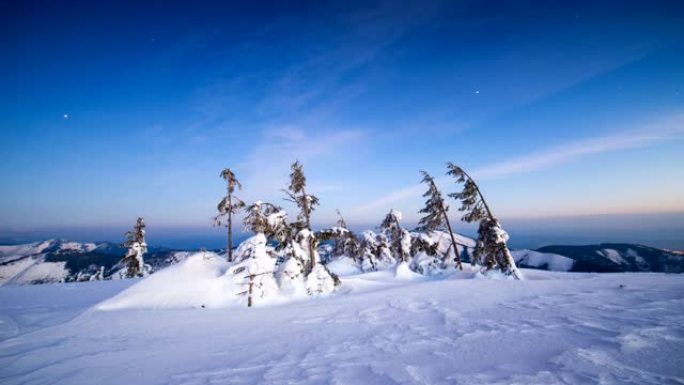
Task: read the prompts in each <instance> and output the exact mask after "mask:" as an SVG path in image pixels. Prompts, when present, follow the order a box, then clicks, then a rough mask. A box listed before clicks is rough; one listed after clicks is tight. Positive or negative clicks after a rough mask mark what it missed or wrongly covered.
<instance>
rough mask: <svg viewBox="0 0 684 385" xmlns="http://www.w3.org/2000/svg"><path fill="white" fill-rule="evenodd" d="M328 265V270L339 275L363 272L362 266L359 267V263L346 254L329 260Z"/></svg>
mask: <svg viewBox="0 0 684 385" xmlns="http://www.w3.org/2000/svg"><path fill="white" fill-rule="evenodd" d="M326 266H327V267H328V270H330V271H331V272H333V273H335V274H337V275H339V276H340V277H344V276H348V275H356V274H361V273H362V271H361V268H359V264H358V263H357V262H356V261H354V260H353V259H351V258H349V257H346V256H345V257H340V258H336V259H334V260H333V261H331V262H329V263H328V264H327V265H326Z"/></svg>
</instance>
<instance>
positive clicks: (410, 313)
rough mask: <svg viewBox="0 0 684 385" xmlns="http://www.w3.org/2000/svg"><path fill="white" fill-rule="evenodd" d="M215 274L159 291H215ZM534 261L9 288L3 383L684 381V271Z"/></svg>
mask: <svg viewBox="0 0 684 385" xmlns="http://www.w3.org/2000/svg"><path fill="white" fill-rule="evenodd" d="M208 263H215V262H208ZM338 268H339V269H340V270H342V269H347V271H346V273H347V274H354V273H355V271H354V269H351V268H350V267H349V266H345V265H344V264H340V266H338ZM207 271H212V269H208V270H207V269H205V270H202V268H200V267H197V266H195V270H194V272H193V274H195V278H196V279H199V280H203V279H204V280H205V282H204V283H201V284H199V286H197V285H198V284H197V283H196V282H193V281H192V280H186V281H182V280H177V281H175V282H174V284H175V285H176V286H177V287H176V288H168V287H167V289H168V290H170V291H171V292H170V293H169V294H170V295H166V296H164V295H163V294H159V296H160V298H165V299H164V300H168V298H174V296H181V295H182V293H183V292H185V291H188V292H192V293H195V294H193V295H192V296H201V295H202V294H201V293H204V292H207V291H209V292H217V291H220V290H221V288H217V287H214V286H212V285H211V284H208V283H207V281H206V280H208V279H209V278H210V277H208V276H206V274H205V273H206V272H207ZM172 272H173V271H172ZM523 273H524V275H525V277H526V280H525V281H513V280H493V279H472V278H473V274H472V273H468V272H465V273H452V274H448V275H442V276H437V277H424V276H419V275H416V274H414V273H412V272H411V271H409V270H408V269H400V270H399V272H394V271H380V272H373V273H366V274H356V275H346V276H343V277H342V285H341V287H340V288H339V289H338V291H337V292H336V293H335V294H333V295H331V296H328V297H317V298H308V299H307V300H301V301H292V302H289V303H284V304H279V305H274V306H265V307H255V308H246V307H240V308H237V307H234V306H227V307H225V306H222V305H221V303H220V302H219V303H212V304H211V305H215V306H214V307H212V306H208V307H205V308H202V307H201V305H200V306H196V305H197V304H196V303H193V302H192V301H190V302H187V301H186V302H185V303H183V302H182V301H181V302H178V301H175V302H174V301H171V302H172V303H171V305H174V306H158V307H157V309H156V310H154V309H151V308H150V307H149V306H148V307H144V306H139V305H140V302H139V300H140V298H141V297H140V296H139V294H140V293H141V292H145V291H146V290H147V289H150V288H154V289H155V290H160V289H163V287H160V286H159V285H160V280H163V279H164V276H165V275H164V271H162V272H159V273H157V274H156V275H152V276H151V277H148V278H146V279H144V280H142V281H139V280H124V281H101V282H90V283H68V284H48V285H39V286H23V287H9V286H8V287H0V321H1V322H0V383H2V384H89V385H90V384H258V383H263V384H295V383H296V384H326V383H327V384H395V383H397V384H511V383H519V384H556V383H559V384H560V383H563V384H566V383H570V384H588V383H605V384H611V383H629V384H668V383H672V384H681V383H684V326H683V325H684V276H682V275H668V274H649V273H619V274H582V273H560V272H548V271H538V270H524V271H523ZM175 274H176V275H173V274H166V276H167V277H168V276H169V275H171V277H172V278H175V279H177V278H178V277H179V273H178V272H176V273H175ZM181 275H182V274H181ZM155 276H157V278H156V279H157V281H156V282H157V283H156V284H155V281H154V278H155ZM160 277H161V278H160ZM214 278H215V277H214ZM131 285H135V286H133V287H130V286H131ZM162 286H163V285H162ZM129 287H130V288H129ZM146 288H147V289H146ZM127 289H128V290H127ZM136 293H137V294H136ZM192 296H191V297H192ZM186 299H187V298H185V299H184V300H186ZM127 301H128V302H127ZM136 301H138V302H136ZM151 301H152V302H153V303H156V302H155V301H156V300H151ZM160 301H161V299H160ZM106 304H109V305H110V306H109V308H108V307H107V306H106ZM113 304H118V305H119V306H111V305H113ZM127 304H128V305H127ZM131 304H132V305H131ZM168 304H169V303H168V302H167V305H168ZM179 304H180V305H179ZM134 305H138V306H134ZM103 307H104V308H105V309H107V310H102V309H103ZM159 307H164V309H160V308H159ZM169 307H175V308H169Z"/></svg>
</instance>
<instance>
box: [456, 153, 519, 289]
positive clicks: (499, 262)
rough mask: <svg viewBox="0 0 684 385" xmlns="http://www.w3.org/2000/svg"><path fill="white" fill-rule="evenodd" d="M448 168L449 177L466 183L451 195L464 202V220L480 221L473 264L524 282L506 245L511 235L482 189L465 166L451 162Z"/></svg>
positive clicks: (462, 205) (462, 204)
mask: <svg viewBox="0 0 684 385" xmlns="http://www.w3.org/2000/svg"><path fill="white" fill-rule="evenodd" d="M447 168H448V170H449V171H447V174H448V175H451V176H453V177H455V178H456V183H463V190H462V191H461V192H457V193H451V194H449V196H450V197H451V198H454V199H456V200H459V201H461V208H460V209H459V210H460V211H463V212H464V215H463V218H462V220H463V221H465V222H468V223H472V222H476V221H479V227H478V230H477V234H478V239H477V245H476V247H475V252H474V253H473V262H474V263H475V264H483V265H484V267H485V269H486V270H491V269H494V268H498V269H499V270H500V271H501V272H502V273H503V274H506V275H510V276H513V277H514V278H515V279H522V274H521V273H520V271H519V270H518V268H517V267H516V265H515V260H514V259H513V257H512V256H511V252H510V251H509V250H508V246H507V245H506V241H508V233H506V232H505V231H504V230H503V229H502V228H501V224H500V223H499V220H498V219H497V218H496V217H495V216H494V214H492V211H491V210H490V208H489V206H488V205H487V202H486V201H485V199H484V196H483V195H482V192H481V191H480V187H479V186H478V185H477V183H475V181H474V180H473V178H471V177H470V175H468V173H466V172H465V171H464V170H463V169H462V168H461V167H459V166H457V165H455V164H454V163H451V162H449V163H447Z"/></svg>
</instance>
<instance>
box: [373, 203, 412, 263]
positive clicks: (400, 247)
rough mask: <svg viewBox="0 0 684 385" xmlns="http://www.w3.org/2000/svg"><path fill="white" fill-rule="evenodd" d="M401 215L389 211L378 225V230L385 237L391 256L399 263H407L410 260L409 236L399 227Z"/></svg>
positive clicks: (394, 211)
mask: <svg viewBox="0 0 684 385" xmlns="http://www.w3.org/2000/svg"><path fill="white" fill-rule="evenodd" d="M401 218H402V214H401V212H399V211H397V210H394V209H392V210H390V212H389V213H388V214H387V215H386V216H385V219H384V220H383V221H382V223H381V224H380V228H381V229H382V231H383V232H384V233H385V235H386V236H387V239H388V241H389V244H390V251H391V252H392V255H393V256H394V257H395V258H397V259H398V260H399V261H401V262H408V261H409V259H410V258H411V234H410V233H409V232H408V231H407V230H406V229H404V228H403V227H401V224H400V223H399V221H401Z"/></svg>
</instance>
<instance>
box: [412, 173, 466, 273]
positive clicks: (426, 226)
mask: <svg viewBox="0 0 684 385" xmlns="http://www.w3.org/2000/svg"><path fill="white" fill-rule="evenodd" d="M420 173H421V174H422V175H423V180H422V183H425V184H427V185H428V190H427V191H426V192H425V193H424V194H423V197H425V198H427V199H426V200H425V207H423V208H422V209H421V210H420V211H419V213H421V214H425V216H423V217H422V218H421V219H420V221H419V222H418V230H419V231H426V232H431V231H435V230H439V229H442V228H443V227H444V225H446V228H447V231H448V232H449V236H450V237H451V247H453V249H454V254H455V255H456V264H457V266H458V268H459V269H461V270H463V265H462V264H461V254H460V252H459V251H458V247H456V239H455V238H454V232H453V231H452V230H451V224H450V223H449V216H448V215H447V212H448V211H449V206H447V205H446V203H445V202H444V198H442V193H441V192H440V191H439V188H437V184H436V183H435V179H434V178H433V177H432V175H430V174H428V173H427V172H425V171H421V172H420ZM445 258H446V255H445Z"/></svg>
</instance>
